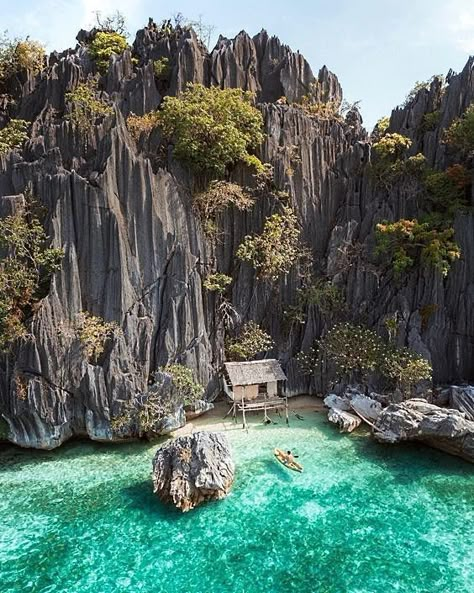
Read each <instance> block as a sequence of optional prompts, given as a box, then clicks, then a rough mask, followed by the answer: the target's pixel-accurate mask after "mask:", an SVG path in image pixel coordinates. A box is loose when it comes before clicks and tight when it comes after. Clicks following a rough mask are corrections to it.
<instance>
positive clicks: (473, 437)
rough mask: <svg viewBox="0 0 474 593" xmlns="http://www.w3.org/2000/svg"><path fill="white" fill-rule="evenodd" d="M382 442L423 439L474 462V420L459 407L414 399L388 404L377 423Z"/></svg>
mask: <svg viewBox="0 0 474 593" xmlns="http://www.w3.org/2000/svg"><path fill="white" fill-rule="evenodd" d="M374 437H375V438H376V439H377V441H379V442H381V443H390V444H393V443H398V442H402V441H420V442H422V443H426V444H427V445H430V446H431V447H435V448H437V449H441V450H442V451H446V452H447V453H451V454H453V455H458V456H459V457H463V458H464V459H467V460H468V461H471V462H474V422H473V421H472V420H469V419H468V418H466V415H465V414H464V413H463V412H460V411H459V410H452V409H447V408H440V407H438V406H435V405H433V404H430V403H428V402H427V401H426V400H423V399H412V400H408V401H406V402H404V403H401V404H392V405H390V406H388V407H387V408H385V409H384V410H383V411H382V413H381V414H380V416H379V417H378V419H377V420H376V423H375V429H374Z"/></svg>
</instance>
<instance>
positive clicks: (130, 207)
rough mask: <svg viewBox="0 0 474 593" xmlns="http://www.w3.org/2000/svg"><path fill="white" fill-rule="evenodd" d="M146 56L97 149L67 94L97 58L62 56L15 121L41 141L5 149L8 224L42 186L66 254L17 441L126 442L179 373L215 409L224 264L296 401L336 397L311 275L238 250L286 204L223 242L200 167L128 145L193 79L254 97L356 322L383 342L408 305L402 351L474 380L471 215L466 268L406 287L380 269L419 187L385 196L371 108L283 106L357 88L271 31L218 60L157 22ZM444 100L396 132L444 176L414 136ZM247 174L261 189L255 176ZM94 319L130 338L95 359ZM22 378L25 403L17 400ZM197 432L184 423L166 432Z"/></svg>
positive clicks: (428, 137)
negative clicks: (81, 336) (140, 413)
mask: <svg viewBox="0 0 474 593" xmlns="http://www.w3.org/2000/svg"><path fill="white" fill-rule="evenodd" d="M84 35H85V33H84V32H82V33H81V36H80V39H81V40H82V39H85V37H84ZM133 49H134V52H135V56H137V57H138V59H139V64H138V65H134V63H133V62H132V54H131V52H130V51H126V52H124V53H123V55H122V56H115V57H112V58H111V60H110V65H109V70H108V72H107V74H106V75H105V76H104V77H102V79H101V87H102V88H103V89H104V93H105V95H104V96H108V97H109V98H110V99H111V101H112V102H113V103H114V105H115V114H114V115H113V116H111V117H108V118H107V119H106V120H105V121H103V122H102V123H100V124H97V125H96V126H95V127H94V129H93V131H92V132H91V133H90V134H89V135H88V137H87V139H84V138H82V137H81V136H80V135H79V134H78V133H77V131H74V129H73V127H72V126H71V123H70V122H68V121H65V120H64V118H63V117H62V114H63V113H64V109H65V102H64V95H65V93H66V92H67V91H68V90H70V89H71V88H74V86H75V84H76V83H77V81H78V80H80V79H83V78H84V77H85V76H87V75H89V74H91V73H93V72H94V65H93V63H92V62H91V59H90V56H89V55H88V52H87V49H86V48H85V47H82V46H78V48H77V49H76V50H69V51H67V52H64V53H62V54H52V56H51V57H50V58H49V60H48V68H46V69H45V70H44V72H42V73H41V74H40V75H38V76H36V77H31V76H29V77H27V80H25V82H24V84H21V85H20V86H19V87H18V88H17V87H15V89H14V92H15V99H16V107H15V109H16V111H15V112H13V113H11V115H13V116H16V117H22V118H26V119H28V120H30V121H32V133H31V139H30V140H29V141H28V142H27V144H26V146H25V149H24V150H23V151H22V152H21V153H20V152H18V151H17V152H12V153H10V154H8V155H3V156H0V214H1V215H2V216H3V215H6V214H8V213H9V212H10V211H11V208H12V207H14V204H15V203H16V202H18V201H19V202H21V200H22V199H23V197H22V196H23V194H24V192H25V189H26V187H27V186H28V185H31V186H32V188H33V191H34V194H35V196H36V197H37V199H38V200H39V202H40V203H41V204H42V205H43V206H45V207H46V209H47V212H48V214H47V217H46V220H45V225H46V229H47V232H48V234H49V236H50V237H51V238H52V241H53V244H54V246H56V247H62V248H63V249H64V251H65V257H64V260H63V263H62V267H61V270H60V271H59V272H57V273H56V274H55V276H54V278H53V279H52V282H51V286H50V291H49V294H48V296H47V297H46V298H44V299H43V300H42V302H41V303H40V305H39V307H38V309H37V310H36V311H35V313H34V315H33V316H32V318H31V319H30V320H28V329H29V338H28V340H27V341H26V342H25V343H22V344H20V345H19V346H18V347H17V348H16V349H15V351H14V352H13V353H12V355H11V356H10V357H1V359H0V414H1V415H2V417H3V418H4V419H5V420H6V422H7V423H8V426H9V439H10V440H11V441H13V442H15V443H17V444H19V445H22V446H32V447H41V448H44V447H54V446H58V445H59V444H61V443H62V442H64V441H65V440H66V439H68V438H70V437H71V436H74V435H85V436H89V437H90V438H94V439H100V440H103V439H108V438H112V433H111V428H110V426H111V422H112V421H113V419H114V418H115V417H116V416H117V415H119V414H120V412H121V410H122V409H123V406H124V404H125V403H126V402H128V401H130V400H132V401H133V400H134V398H137V397H140V396H142V395H143V394H146V392H147V389H148V387H149V378H150V377H152V376H153V374H154V373H155V372H156V371H157V369H158V368H159V367H160V366H162V365H165V364H167V363H169V362H178V363H182V364H185V365H187V366H189V367H190V368H192V369H193V370H194V371H195V373H196V376H197V378H198V380H199V381H200V382H201V383H202V384H203V385H206V386H208V387H207V392H206V395H205V399H206V401H212V399H213V398H214V397H215V396H216V395H217V389H218V374H219V369H220V368H221V364H222V357H223V340H224V331H223V326H222V320H221V319H220V317H219V313H218V305H217V302H216V298H215V296H214V295H212V294H210V293H207V292H206V291H205V290H203V287H202V279H203V278H204V277H205V276H206V275H207V274H208V273H210V272H214V271H218V272H221V273H225V274H228V275H231V276H232V277H233V278H234V283H233V285H232V294H231V295H230V300H231V301H232V306H233V307H234V308H235V309H236V310H237V311H238V313H239V314H240V316H241V318H242V321H243V322H245V321H247V320H250V319H252V320H255V321H256V322H257V323H259V324H260V325H261V326H262V327H263V328H264V329H265V330H266V331H268V332H269V333H271V335H272V337H273V339H274V341H275V349H274V351H273V352H272V353H271V355H272V356H274V357H277V358H279V359H281V361H282V363H283V365H284V367H285V371H286V374H287V377H288V393H289V394H290V395H295V394H299V393H315V392H322V391H323V390H324V389H326V375H325V371H324V369H323V370H322V372H318V373H315V374H314V375H313V376H311V377H305V376H303V375H302V374H301V372H300V369H299V367H298V366H297V363H296V360H295V355H296V354H297V353H298V352H299V351H300V350H308V349H309V348H310V347H311V346H312V344H313V342H314V340H315V339H317V338H318V337H319V336H320V335H321V333H322V332H323V331H324V330H325V329H326V328H327V326H328V320H327V319H325V318H324V316H323V315H322V314H321V311H319V309H318V307H316V306H315V305H309V306H308V307H307V310H306V314H307V321H306V323H305V324H292V325H291V327H290V328H289V327H288V324H287V323H286V322H285V319H284V310H285V309H286V308H287V307H288V306H289V305H292V304H294V303H295V302H296V299H297V289H298V288H299V287H300V286H301V279H300V276H299V275H298V273H297V270H292V271H291V272H290V274H288V276H286V277H285V278H282V279H281V280H280V281H279V282H277V283H276V285H275V286H274V287H272V286H269V285H268V284H265V283H262V282H259V281H258V280H257V279H256V277H255V273H254V271H253V269H252V268H251V267H250V266H249V265H247V264H242V263H240V262H238V261H236V259H235V257H234V255H235V251H236V249H237V247H238V245H239V244H240V242H241V241H242V239H243V237H244V236H245V235H247V234H252V233H256V232H260V231H261V229H262V227H263V223H264V219H265V217H266V216H268V215H270V214H272V213H273V212H274V203H272V201H271V200H270V199H269V198H268V197H265V196H263V197H262V198H260V199H259V200H258V201H257V203H256V204H255V207H254V209H253V210H252V211H250V212H245V213H242V212H238V211H235V210H233V209H229V210H228V211H226V212H225V213H223V214H222V215H221V216H220V218H219V227H220V231H221V232H222V236H223V237H225V240H222V241H218V242H214V243H213V242H211V241H209V240H208V238H207V237H206V236H205V234H204V233H203V231H202V228H201V224H200V221H199V219H198V217H196V215H195V213H194V211H193V207H192V195H191V191H190V187H192V179H191V177H190V175H189V172H188V171H187V170H186V169H185V168H183V167H182V166H181V165H180V164H179V163H177V162H176V161H175V160H174V159H173V158H171V157H170V159H169V162H168V163H167V166H166V168H163V167H159V166H158V164H157V161H156V155H155V153H154V152H153V151H155V152H156V146H157V142H158V140H159V139H158V138H157V137H155V136H156V135H155V133H153V134H152V137H151V138H150V143H149V146H148V147H147V148H146V149H145V148H144V147H143V146H141V145H140V146H138V147H137V146H136V145H135V142H134V141H133V140H132V139H131V137H130V134H129V132H128V130H127V127H126V124H125V117H126V116H127V115H128V114H129V113H130V112H131V111H133V112H135V113H137V114H138V115H140V114H142V113H145V112H147V111H149V110H151V109H155V108H156V107H157V106H158V105H159V104H160V102H161V100H162V97H163V96H164V95H165V94H173V93H177V92H179V91H180V90H182V89H183V88H185V85H186V83H187V82H201V83H203V84H206V85H208V84H211V83H212V84H216V85H218V86H220V87H221V88H226V87H229V86H233V85H238V86H242V87H243V88H246V89H251V90H255V91H256V93H257V97H258V100H259V101H260V103H259V108H260V109H261V111H262V114H263V117H264V121H265V132H266V139H265V142H264V144H263V146H262V147H261V148H260V154H259V156H260V157H261V159H262V160H263V161H265V162H268V163H271V164H272V165H273V167H274V171H275V183H276V185H277V187H278V188H279V189H281V190H285V191H287V192H288V193H289V194H290V202H291V204H292V206H293V208H294V209H295V211H296V213H297V214H298V217H299V220H300V222H301V228H302V240H303V241H304V242H305V244H306V245H307V246H308V247H309V249H310V251H311V253H312V255H313V258H314V262H315V264H314V273H315V274H327V275H328V276H329V277H330V278H332V279H333V281H334V282H335V283H336V284H337V286H339V287H341V289H342V290H343V291H344V293H345V297H346V301H347V303H348V314H349V316H350V317H351V318H353V319H357V320H359V319H362V320H363V321H364V322H366V323H367V324H368V325H369V326H371V327H373V328H377V329H379V330H380V331H381V332H383V331H384V319H385V318H386V316H387V314H391V313H393V312H395V311H397V312H398V313H399V314H400V319H401V323H400V332H399V336H398V339H399V341H400V343H401V344H405V345H407V346H410V347H413V348H415V349H416V350H417V351H419V352H421V353H423V354H424V355H426V356H428V357H429V358H430V359H431V361H432V363H433V366H434V372H435V380H436V381H439V382H461V381H463V380H464V381H468V380H470V379H471V378H472V377H473V376H474V367H473V364H474V362H473V361H474V350H473V348H474V346H473V344H474V340H473V336H474V290H473V284H472V278H474V256H473V254H474V216H473V215H472V214H459V215H458V217H457V219H456V222H455V230H456V240H457V242H458V243H459V245H460V247H461V250H462V252H463V257H462V258H461V259H460V260H459V261H457V262H456V263H455V264H454V265H453V267H452V270H451V272H450V274H449V276H448V277H447V279H443V278H442V277H441V276H440V275H439V274H437V273H435V272H434V271H432V270H429V269H417V270H415V271H414V272H413V273H411V274H409V275H407V277H406V278H405V279H404V282H403V283H402V284H396V283H394V282H393V278H392V277H391V274H390V272H389V271H388V270H386V269H384V268H383V267H382V268H378V267H376V266H374V264H373V262H372V261H371V259H370V254H371V253H372V249H373V242H374V237H373V231H374V225H375V223H376V222H378V221H380V220H381V219H382V218H384V217H388V218H390V219H395V218H400V217H401V216H415V215H416V214H417V212H416V208H415V206H414V202H413V200H411V198H410V195H411V194H410V191H412V190H409V189H407V188H405V187H401V188H400V187H397V188H394V189H393V190H391V191H389V192H385V191H381V190H378V189H376V188H374V187H373V186H372V183H371V178H370V175H369V174H368V172H367V164H368V163H369V162H370V158H371V157H370V145H369V143H368V142H367V140H368V138H367V134H366V132H365V131H364V129H363V128H362V126H361V122H360V117H358V116H357V114H356V113H351V114H350V116H349V115H348V117H347V120H346V121H340V120H330V121H328V120H325V119H320V118H317V117H310V116H308V115H307V114H306V113H305V112H304V111H303V110H302V109H301V108H299V107H298V106H297V105H285V104H281V103H276V104H275V103H272V102H271V101H277V100H278V99H279V98H280V97H281V96H282V95H285V96H286V97H287V99H288V100H289V101H290V102H291V101H293V100H297V99H300V98H301V97H302V96H303V95H304V94H306V93H307V92H308V88H309V86H310V85H312V88H313V90H314V92H317V93H320V97H319V98H320V99H321V100H331V101H334V102H335V103H336V104H337V103H338V102H340V100H341V98H342V92H341V88H340V85H339V83H338V81H337V78H336V77H335V75H334V74H332V73H330V72H329V71H328V70H327V69H326V68H322V69H321V70H320V71H319V73H318V76H317V77H316V76H314V75H313V74H312V71H311V69H310V67H309V65H308V64H307V62H306V61H305V60H304V58H303V56H301V55H300V54H299V53H295V52H292V51H291V50H290V49H289V48H288V47H286V46H284V45H282V44H281V43H280V41H279V40H278V39H276V38H274V37H269V36H268V34H267V33H266V32H264V31H262V32H261V33H259V34H258V35H257V36H255V37H253V38H250V37H249V36H248V35H246V34H245V33H241V34H239V35H238V36H237V37H236V38H235V39H234V40H226V39H221V40H220V41H219V42H218V44H217V46H216V48H215V49H214V50H212V51H211V52H208V51H207V50H206V48H204V47H203V46H202V44H201V43H200V42H199V41H198V39H197V37H196V35H195V33H194V32H193V31H189V30H177V32H176V34H173V35H171V36H169V37H163V36H160V34H159V32H158V30H157V27H156V26H154V25H153V23H150V25H149V26H148V27H146V28H145V29H143V30H141V31H139V32H138V33H137V37H136V40H135V43H134V47H133ZM161 57H166V58H168V59H169V63H170V67H171V74H170V78H169V81H168V82H167V83H166V84H164V85H163V84H162V83H161V82H160V81H157V80H155V77H154V74H153V64H152V62H151V60H154V59H159V58H161ZM473 66H474V62H473V61H472V60H471V61H469V62H468V64H467V65H466V68H465V69H464V71H463V72H462V73H461V74H459V75H452V76H451V77H450V79H449V86H448V88H447V90H446V92H445V93H444V95H443V99H442V118H441V119H442V121H441V124H440V125H442V126H443V127H446V126H447V125H449V123H450V122H451V121H452V120H453V118H455V117H457V116H458V115H459V114H460V113H461V110H462V109H463V108H464V107H466V106H467V105H468V104H469V103H470V102H471V101H472V100H473V99H474V82H473V81H474V77H473V76H472V70H473ZM316 81H317V82H318V84H317V85H315V84H314V83H315V82H316ZM437 92H439V89H438V90H437V89H436V88H435V87H433V88H432V89H430V91H424V92H423V93H422V94H420V95H419V96H418V97H417V98H416V100H415V101H414V102H413V104H411V105H408V106H407V107H406V108H404V109H398V110H396V111H394V112H393V114H392V118H391V129H393V130H394V131H400V132H401V133H405V134H407V135H409V136H410V137H411V138H412V139H413V141H414V146H413V150H414V151H419V150H421V151H423V152H424V153H425V154H426V156H427V158H428V161H429V162H430V164H433V165H434V164H436V165H437V166H440V167H443V166H445V165H446V164H448V163H449V161H448V157H447V155H446V151H445V148H444V146H443V144H442V142H441V139H442V131H441V127H439V128H438V129H436V130H435V131H431V132H427V133H426V134H423V137H421V136H420V134H419V133H418V132H417V131H416V130H417V129H418V128H416V127H415V126H417V125H418V123H417V122H419V121H421V120H422V118H423V115H424V113H426V112H428V111H429V109H430V108H431V106H432V105H433V104H434V101H435V98H436V93H437ZM86 140H87V141H86ZM153 147H154V148H153ZM295 147H296V148H295ZM148 149H149V150H148ZM295 154H296V155H297V158H295ZM234 178H235V180H236V181H239V182H241V183H244V184H250V183H251V182H252V180H251V177H250V174H249V173H248V172H246V171H244V170H242V169H239V170H237V171H235V172H234ZM430 304H434V305H436V308H435V313H434V314H433V315H432V316H431V318H430V319H429V320H428V322H427V323H422V320H421V316H420V309H421V308H422V307H423V306H425V305H430ZM82 311H89V312H90V313H92V314H94V315H98V316H100V317H103V318H104V319H105V320H106V321H115V322H116V323H117V325H118V326H119V327H120V329H121V332H120V333H119V334H117V335H116V336H114V337H113V339H111V340H110V341H109V343H108V344H107V347H106V351H105V352H104V355H103V357H102V359H101V361H100V363H97V364H91V363H90V361H87V360H85V358H84V356H83V353H82V351H81V348H80V344H78V341H77V339H76V338H74V336H71V335H70V334H71V332H69V331H68V328H70V327H71V325H72V324H73V323H74V320H75V318H76V316H77V315H78V314H79V313H80V312H82ZM19 376H20V377H21V378H22V381H23V382H24V383H25V385H26V398H25V397H19V396H18V393H17V388H16V379H17V377H19ZM183 421H184V419H183V413H182V412H179V415H175V414H173V418H170V419H169V423H168V426H169V427H176V426H177V425H179V424H181V422H183ZM170 429H171V428H170Z"/></svg>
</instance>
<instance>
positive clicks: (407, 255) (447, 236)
mask: <svg viewBox="0 0 474 593" xmlns="http://www.w3.org/2000/svg"><path fill="white" fill-rule="evenodd" d="M375 236H376V241H377V248H376V253H377V254H378V255H382V256H387V257H388V258H389V261H390V263H391V265H392V267H393V271H394V273H395V275H396V276H397V277H400V276H401V275H402V274H403V273H405V272H408V271H409V270H410V269H411V268H413V266H414V265H415V264H417V263H419V264H425V265H430V266H433V267H434V268H436V269H437V270H439V271H440V272H441V273H442V274H443V276H446V275H447V274H448V272H449V269H450V266H451V263H452V262H453V261H455V260H456V259H458V258H459V257H460V255H461V252H460V249H459V246H458V245H457V243H455V242H454V241H453V237H454V229H452V228H436V227H434V226H432V225H431V224H430V223H428V222H425V223H420V222H418V221H417V220H416V219H414V220H405V219H401V220H398V221H396V222H386V221H385V222H382V223H380V224H378V225H377V226H376V233H375Z"/></svg>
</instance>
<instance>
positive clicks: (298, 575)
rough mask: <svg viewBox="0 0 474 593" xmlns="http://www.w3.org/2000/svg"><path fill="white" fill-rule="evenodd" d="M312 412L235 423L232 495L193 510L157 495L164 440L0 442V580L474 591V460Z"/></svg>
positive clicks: (29, 588) (91, 588)
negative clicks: (293, 454)
mask: <svg viewBox="0 0 474 593" xmlns="http://www.w3.org/2000/svg"><path fill="white" fill-rule="evenodd" d="M304 415H305V421H304V422H301V421H298V420H293V422H292V427H291V428H290V429H287V428H286V427H284V426H283V425H282V424H281V425H278V426H270V427H263V426H261V425H255V426H253V427H252V428H251V430H250V432H249V434H248V435H247V434H246V433H245V432H243V431H241V430H235V431H229V432H228V433H227V434H228V436H229V439H230V441H231V443H232V446H233V451H234V456H235V460H236V465H237V472H236V482H235V485H234V488H233V490H232V494H231V495H230V496H229V497H228V498H227V499H226V500H224V501H220V502H215V503H211V504H208V505H207V506H205V507H201V508H199V509H198V510H196V511H193V512H191V513H188V514H185V515H182V514H179V513H178V512H175V511H173V510H172V509H169V508H166V507H164V506H163V505H162V504H161V503H160V502H159V501H158V500H157V499H156V498H155V497H154V495H153V494H152V491H151V482H150V468H151V458H152V455H153V452H154V450H155V448H156V446H154V447H150V446H149V445H142V444H130V445H122V446H118V445H115V446H105V445H98V444H92V443H72V444H69V445H66V446H65V447H63V448H61V449H59V450H57V451H53V452H32V451H23V450H19V449H14V448H11V447H3V448H2V449H0V493H1V497H0V592H1V593H20V592H21V593H23V592H30V593H33V592H34V593H40V592H41V593H60V592H61V593H66V592H67V593H122V592H127V593H129V592H130V593H138V592H145V593H162V592H163V593H165V592H166V593H230V592H232V593H234V592H235V593H257V592H258V593H264V592H269V593H291V592H299V593H385V592H386V593H391V592H392V591H396V592H406V593H420V592H426V593H437V592H439V593H441V592H442V593H461V592H462V593H466V592H468V593H471V592H474V466H472V465H470V464H467V463H464V462H462V461H459V460H456V459H454V458H451V457H448V456H446V455H443V454H441V453H438V452H436V451H432V450H429V449H424V448H421V447H397V448H390V447H383V446H380V445H376V444H375V443H373V442H372V441H370V440H368V439H366V438H363V437H357V436H351V437H348V436H340V435H339V434H338V433H337V432H336V431H335V430H334V428H333V427H332V426H328V425H327V424H326V421H325V419H324V418H323V417H322V416H316V415H315V414H309V413H305V414H304ZM275 446H280V447H286V446H291V447H292V448H293V449H295V450H297V452H298V453H299V455H300V460H301V461H302V462H303V463H304V466H305V472H304V473H303V474H295V473H292V472H289V471H288V470H286V469H285V468H283V467H282V466H280V465H279V464H278V463H277V462H276V461H275V460H274V459H273V457H272V450H273V448H274V447H275Z"/></svg>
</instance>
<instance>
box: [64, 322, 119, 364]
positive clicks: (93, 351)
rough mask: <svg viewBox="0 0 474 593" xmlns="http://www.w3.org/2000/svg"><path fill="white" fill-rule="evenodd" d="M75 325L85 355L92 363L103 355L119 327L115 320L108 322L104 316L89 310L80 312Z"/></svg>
mask: <svg viewBox="0 0 474 593" xmlns="http://www.w3.org/2000/svg"><path fill="white" fill-rule="evenodd" d="M74 325H75V330H76V335H77V337H78V338H79V341H80V342H81V345H82V350H83V353H84V356H85V357H86V358H87V360H88V361H90V362H92V363H96V362H97V360H98V359H99V358H100V357H101V355H102V354H103V353H104V350H105V345H106V342H107V340H108V339H109V338H111V337H112V336H113V335H114V334H116V333H117V331H118V329H119V328H118V325H117V324H116V323H115V322H114V321H111V322H106V321H104V320H103V319H102V317H98V316H96V315H92V314H91V313H89V312H88V311H83V312H82V313H80V314H79V315H78V316H77V318H76V321H75V324H74Z"/></svg>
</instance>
